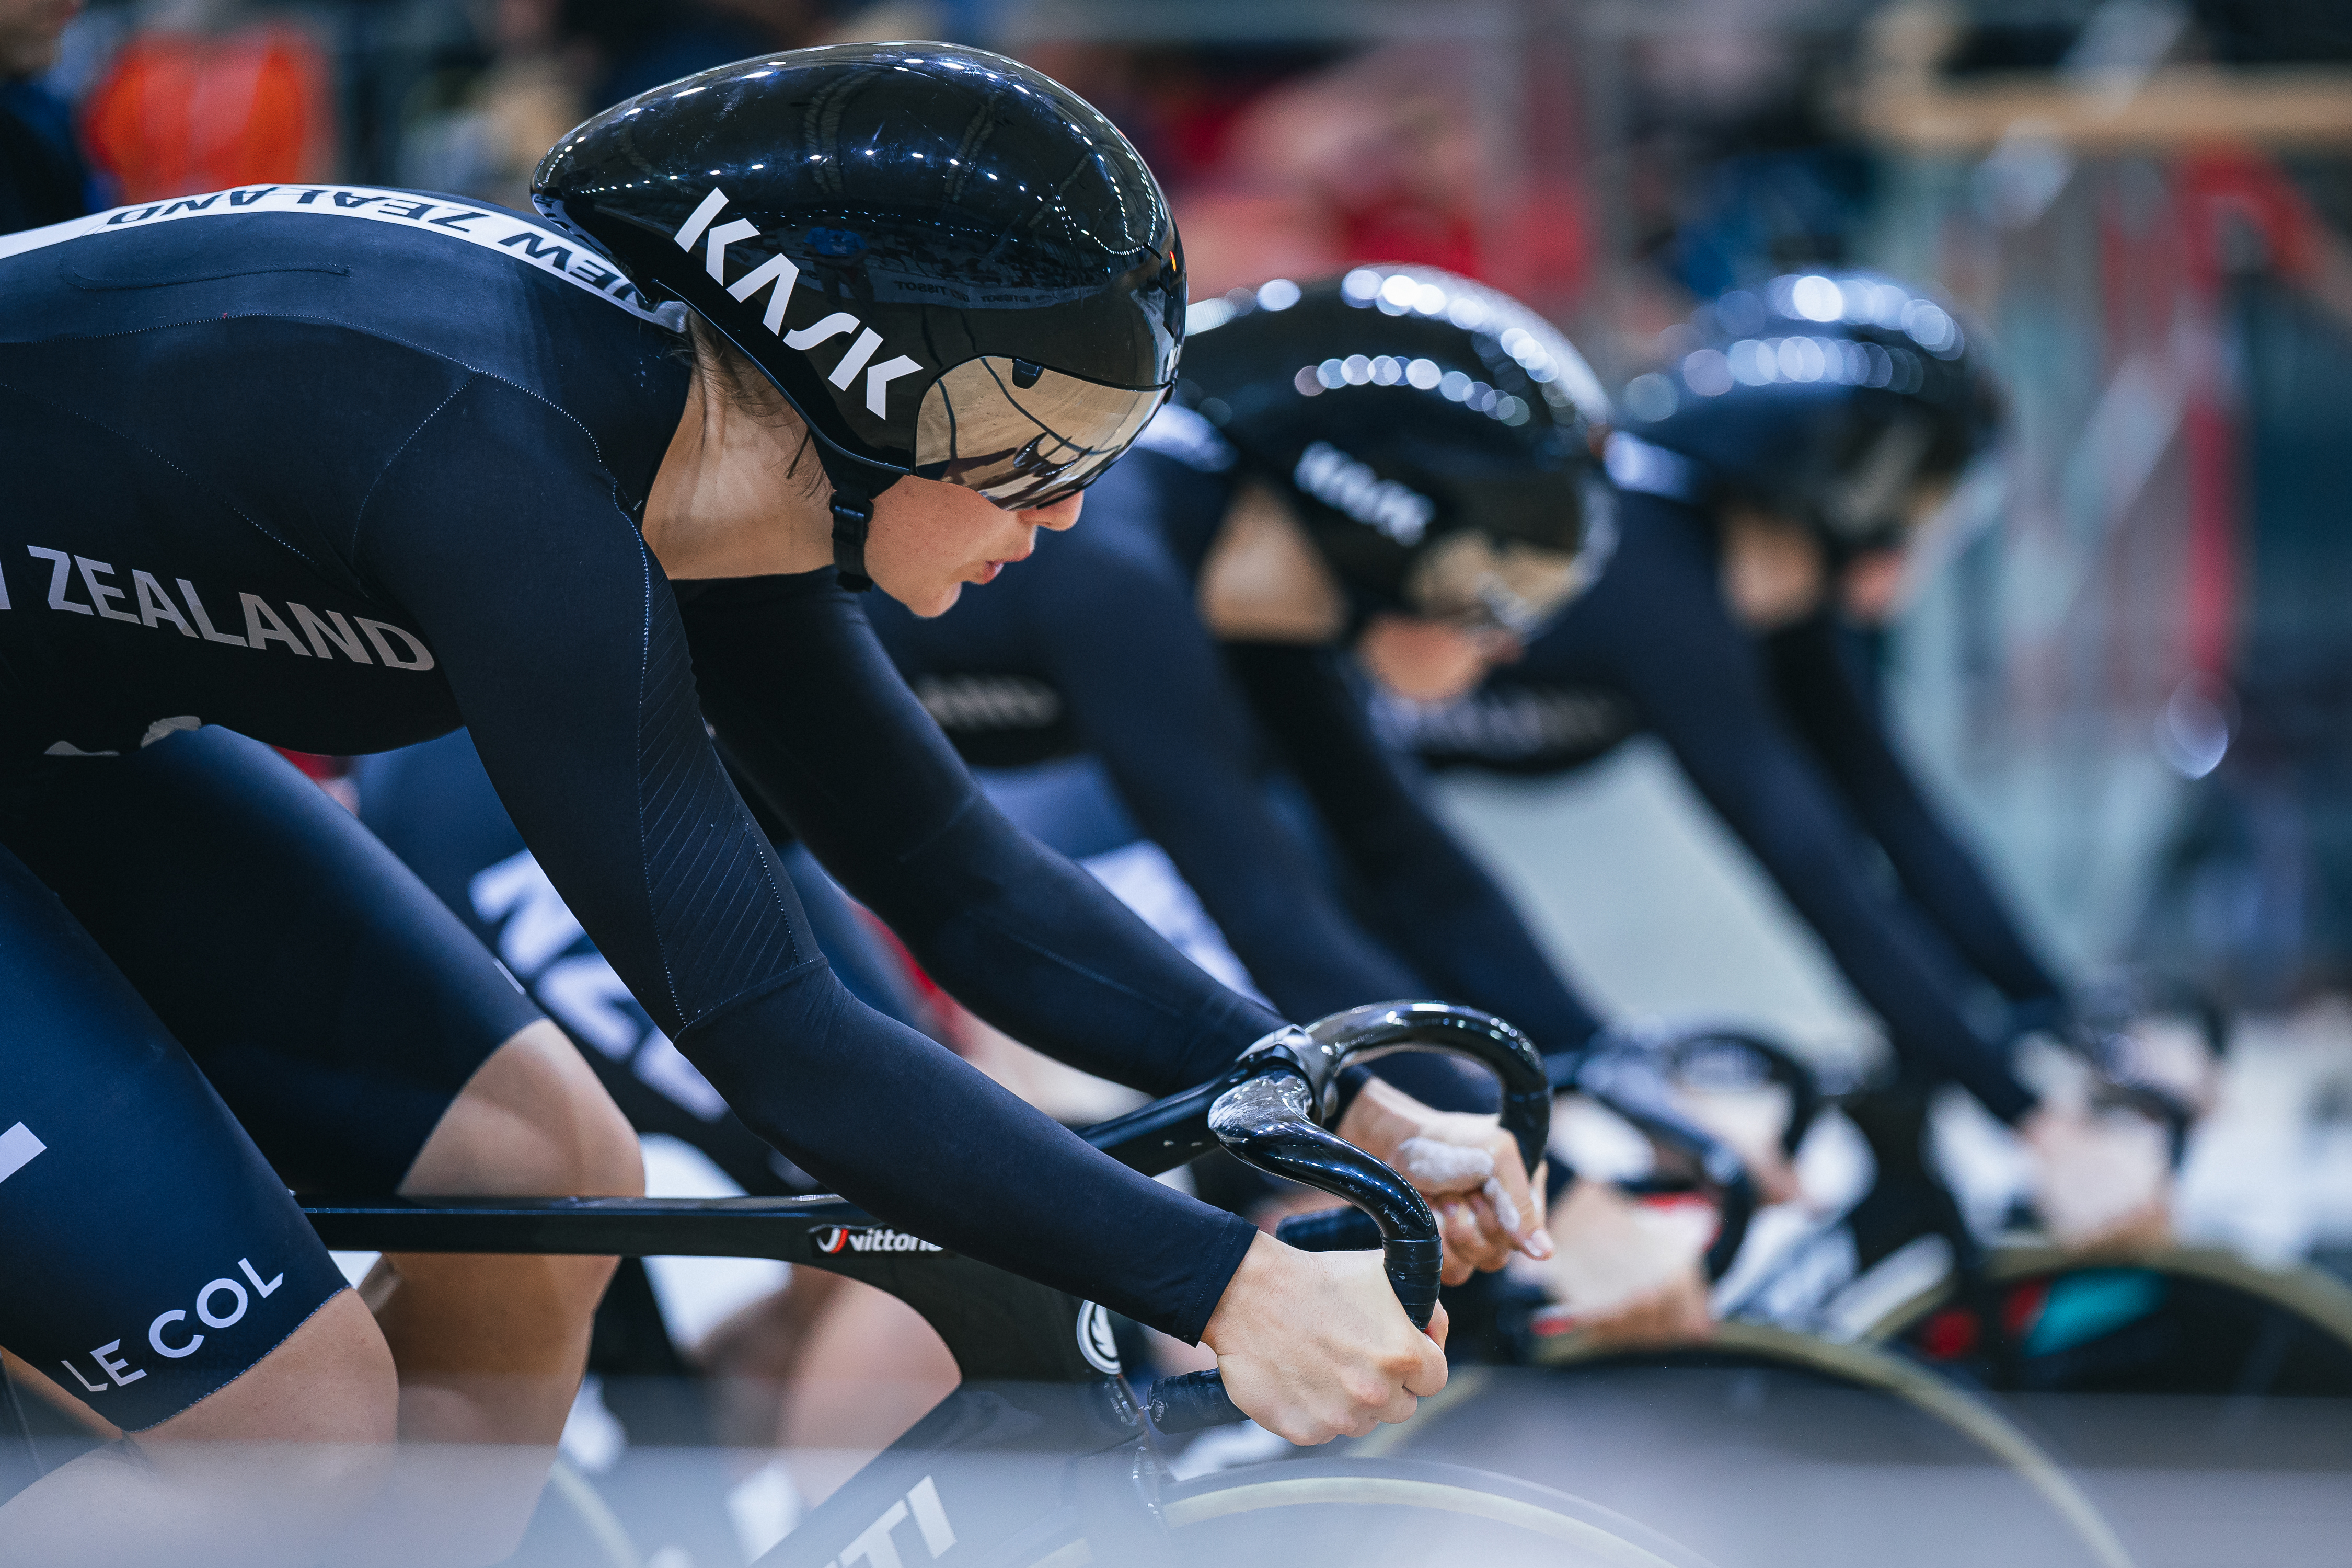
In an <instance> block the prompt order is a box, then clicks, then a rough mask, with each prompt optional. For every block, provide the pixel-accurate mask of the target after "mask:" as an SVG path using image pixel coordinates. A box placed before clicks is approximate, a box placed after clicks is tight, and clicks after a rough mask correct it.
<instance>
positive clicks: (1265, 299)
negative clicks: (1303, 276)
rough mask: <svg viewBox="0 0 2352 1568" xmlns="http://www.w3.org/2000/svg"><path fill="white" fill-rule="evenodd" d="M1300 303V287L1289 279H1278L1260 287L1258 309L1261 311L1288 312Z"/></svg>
mask: <svg viewBox="0 0 2352 1568" xmlns="http://www.w3.org/2000/svg"><path fill="white" fill-rule="evenodd" d="M1297 303H1298V285H1297V284H1296V283H1293V282H1292V281H1291V280H1290V279H1287V278H1276V279H1270V280H1268V281H1266V282H1265V283H1261V284H1260V285H1258V290H1257V307H1258V309H1259V310H1288V309H1290V307H1292V306H1293V305H1296V304H1297Z"/></svg>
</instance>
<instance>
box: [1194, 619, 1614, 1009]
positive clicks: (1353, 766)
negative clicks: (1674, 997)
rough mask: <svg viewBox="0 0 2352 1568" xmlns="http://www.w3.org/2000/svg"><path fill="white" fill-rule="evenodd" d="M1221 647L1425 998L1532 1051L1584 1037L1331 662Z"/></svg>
mask: <svg viewBox="0 0 2352 1568" xmlns="http://www.w3.org/2000/svg"><path fill="white" fill-rule="evenodd" d="M1226 653H1227V657H1228V658H1229V659H1230V660H1231V662H1232V666H1233V668H1234V672H1235V674H1236V676H1237V677H1238V678H1239V679H1240V680H1241V683H1242V685H1243V687H1244V689H1245V690H1246V691H1247V692H1248V694H1249V700H1250V702H1251V705H1252V706H1253V707H1254V708H1255V710H1256V711H1257V714H1258V716H1259V718H1260V720H1261V721H1262V722H1263V723H1264V724H1265V728H1266V730H1267V731H1268V732H1269V733H1270V734H1271V735H1273V736H1274V737H1275V738H1276V741H1277V742H1279V743H1280V745H1281V748H1282V754H1283V758H1284V760H1285V761H1286V762H1287V763H1289V765H1290V767H1291V769H1292V771H1293V772H1294V773H1297V776H1298V778H1299V780H1300V782H1301V783H1302V784H1305V785H1306V786H1307V793H1308V794H1309V795H1311V796H1312V797H1313V800H1314V803H1315V806H1316V809H1317V812H1318V815H1319V816H1321V817H1322V819H1323V821H1324V824H1325V825H1326V826H1328V828H1329V829H1330V831H1331V836H1332V837H1333V839H1334V840H1335V842H1336V843H1337V845H1338V846H1339V851H1340V853H1341V854H1342V855H1343V856H1344V857H1345V858H1346V860H1347V865H1348V869H1349V874H1350V875H1351V876H1352V877H1353V878H1354V879H1355V881H1356V882H1357V884H1358V885H1359V886H1360V888H1361V889H1363V891H1364V894H1365V896H1366V898H1367V899H1368V900H1370V906H1371V908H1372V909H1373V910H1375V911H1376V914H1377V917H1378V919H1379V921H1380V924H1381V931H1383V933H1384V934H1386V935H1388V936H1389V938H1390V940H1391V941H1392V942H1395V943H1396V944H1397V946H1398V948H1399V949H1400V950H1401V951H1402V952H1403V953H1404V955H1405V957H1406V959H1407V960H1408V961H1409V962H1411V963H1412V964H1414V965H1415V966H1416V967H1417V968H1418V969H1419V970H1420V971H1421V973H1423V975H1424V976H1426V977H1427V978H1428V980H1429V981H1430V982H1431V983H1432V984H1433V985H1434V986H1435V987H1436V989H1437V991H1438V992H1439V994H1443V995H1445V996H1449V997H1453V998H1455V999H1457V1000H1459V1001H1463V1002H1467V1003H1469V1004H1471V1005H1474V1006H1478V1007H1484V1008H1486V1010H1487V1011H1488V1012H1490V1013H1495V1014H1497V1015H1499V1016H1503V1017H1505V1018H1507V1019H1509V1020H1510V1021H1511V1022H1512V1023H1514V1024H1516V1025H1517V1026H1519V1027H1520V1028H1521V1029H1523V1030H1525V1031H1527V1033H1528V1035H1529V1036H1531V1037H1533V1038H1534V1039H1535V1042H1536V1044H1537V1045H1538V1047H1540V1048H1541V1049H1543V1050H1544V1051H1546V1052H1556V1051H1565V1050H1572V1049H1574V1048H1575V1047H1579V1046H1581V1045H1582V1044H1583V1043H1584V1042H1585V1041H1586V1040H1588V1039H1590V1038H1591V1037H1592V1035H1593V1034H1594V1032H1595V1031H1597V1030H1598V1029H1599V1028H1600V1022H1599V1020H1598V1019H1596V1018H1595V1017H1594V1016H1593V1015H1592V1013H1591V1011H1590V1010H1589V1009H1588V1008H1586V1006H1585V1005H1584V1004H1583V1003H1582V1002H1581V1001H1580V1000H1579V999H1578V997H1577V996H1576V994H1575V993H1574V992H1572V991H1570V989H1569V987H1568V984H1567V983H1566V982H1565V981H1563V980H1562V979H1561V978H1560V976H1559V971H1558V970H1556V969H1554V968H1553V967H1552V965H1551V963H1550V961H1549V959H1548V958H1546V957H1545V955H1544V953H1543V951H1542V950H1541V949H1540V948H1538V946H1537V945H1536V941H1535V938H1534V936H1533V935H1532V934H1530V933H1529V932H1528V928H1527V925H1526V922H1525V921H1522V920H1520V918H1519V914H1518V911H1517V910H1515V909H1513V908H1512V907H1511V903H1510V900H1508V899H1507V898H1506V897H1505V896H1504V895H1503V891H1502V889H1500V888H1498V887H1496V885H1495V881H1494V879H1492V878H1491V877H1489V876H1488V875H1487V874H1486V871H1485V869H1484V868H1481V867H1480V866H1479V865H1478V863H1477V862H1476V861H1475V860H1473V859H1472V858H1470V855H1469V853H1468V852H1467V851H1466V850H1465V849H1464V848H1463V847H1462V846H1461V844H1460V843H1459V842H1457V841H1456V840H1455V838H1454V835H1453V834H1452V833H1451V832H1450V831H1449V830H1448V829H1447V828H1446V827H1445V826H1444V824H1443V823H1441V822H1439V821H1438V819H1437V817H1436V816H1435V814H1434V813H1433V812H1432V811H1431V809H1430V807H1429V805H1428V804H1427V802H1426V801H1424V800H1423V796H1422V790H1421V785H1420V781H1419V780H1418V779H1416V778H1414V777H1412V775H1411V774H1410V773H1408V772H1407V771H1406V768H1407V764H1406V763H1404V762H1403V761H1402V759H1401V758H1399V757H1398V756H1397V755H1396V753H1395V752H1393V751H1391V749H1390V748H1388V747H1386V746H1384V745H1382V744H1381V742H1380V739H1379V737H1378V736H1377V735H1375V734H1374V733H1373V731H1372V728H1371V723H1370V719H1369V718H1368V717H1367V716H1366V714H1365V711H1364V706H1363V703H1362V701H1361V700H1360V699H1359V697H1358V696H1357V694H1356V692H1355V690H1354V689H1352V688H1351V687H1350V686H1349V683H1348V680H1347V678H1346V676H1345V675H1344V674H1343V673H1342V672H1341V669H1340V667H1339V655H1337V654H1335V653H1332V652H1330V651H1328V650H1327V649H1322V648H1312V647H1297V646H1292V645H1287V644H1276V643H1243V644H1234V645H1231V646H1229V647H1227V649H1226Z"/></svg>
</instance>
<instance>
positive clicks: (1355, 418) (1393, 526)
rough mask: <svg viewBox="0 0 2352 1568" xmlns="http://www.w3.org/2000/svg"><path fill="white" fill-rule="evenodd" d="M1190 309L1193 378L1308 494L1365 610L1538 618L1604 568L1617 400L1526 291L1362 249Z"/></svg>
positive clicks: (1185, 384)
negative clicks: (1367, 261)
mask: <svg viewBox="0 0 2352 1568" xmlns="http://www.w3.org/2000/svg"><path fill="white" fill-rule="evenodd" d="M1191 326H1192V340H1191V346H1190V348H1189V349H1188V350H1187V351H1186V353H1185V358H1184V374H1183V380H1182V382H1181V384H1180V385H1179V388H1178V393H1177V395H1178V396H1179V397H1180V398H1181V399H1182V400H1183V401H1184V402H1185V403H1187V404H1189V405H1191V406H1192V408H1194V409H1195V410H1196V411H1197V412H1198V413H1199V414H1200V415H1201V416H1202V417H1203V418H1205V419H1206V420H1207V421H1208V422H1209V423H1210V424H1211V425H1213V426H1215V427H1216V428H1217V429H1218V431H1219V432H1220V433H1222V434H1223V437H1225V439H1226V440H1227V441H1228V442H1230V443H1231V444H1232V446H1233V447H1234V451H1235V452H1236V453H1237V455H1238V457H1239V458H1240V461H1241V463H1242V465H1243V467H1244V468H1245V469H1247V470H1248V471H1250V472H1252V473H1254V474H1255V475H1256V476H1258V477H1259V478H1261V479H1265V480H1266V481H1267V482H1269V483H1271V484H1273V485H1274V486H1275V487H1276V489H1277V490H1278V491H1279V492H1280V493H1282V494H1283V495H1284V496H1285V497H1286V499H1287V500H1289V501H1290V502H1291V503H1292V505H1293V507H1294V510H1296V511H1297V514H1298V516H1299V518H1300V520H1301V521H1302V522H1303V523H1304V524H1305V527H1306V531H1307V534H1308V536H1309V537H1310V538H1311V539H1312V540H1313V542H1314V543H1315V545H1316V548H1317V550H1318V552H1319V553H1320V554H1321V556H1322V558H1323V559H1324V561H1325V562H1326V563H1328V564H1329V565H1330V567H1331V568H1332V570H1333V572H1334V574H1335V575H1337V576H1338V578H1339V581H1340V583H1341V584H1342V585H1343V586H1344V587H1345V588H1346V589H1347V591H1348V595H1349V599H1350V601H1351V602H1352V604H1353V605H1354V607H1355V609H1356V611H1357V613H1358V614H1359V615H1361V614H1362V613H1365V612H1367V611H1371V610H1399V611H1402V612H1404V613H1406V614H1410V615H1415V616H1433V617H1438V618H1443V619H1456V620H1471V621H1479V622H1486V623H1490V624H1496V625H1500V626H1506V627H1507V628H1509V629H1511V630H1514V631H1518V632H1521V633H1528V632H1532V631H1533V630H1535V629H1536V627H1538V626H1540V625H1541V624H1542V623H1543V622H1544V621H1545V620H1547V619H1549V616H1551V615H1552V614H1553V613H1554V612H1555V611H1557V610H1558V609H1559V607H1560V606H1561V605H1564V604H1566V603H1567V602H1568V600H1569V599H1570V597H1571V596H1572V595H1574V594H1575V593H1576V592H1577V591H1578V590H1579V589H1580V587H1582V586H1583V585H1584V584H1585V583H1586V582H1587V581H1588V580H1589V578H1590V575H1591V568H1592V566H1593V564H1594V562H1595V557H1596V556H1597V555H1599V554H1600V553H1601V552H1604V551H1605V549H1606V540H1607V538H1608V536H1609V532H1610V531H1609V529H1608V527H1607V525H1606V522H1605V521H1604V519H1603V516H1602V514H1601V511H1600V510H1597V508H1598V507H1599V506H1600V505H1601V504H1605V503H1603V502H1602V501H1601V496H1600V494H1599V490H1600V487H1599V486H1598V485H1597V484H1595V483H1594V480H1595V479H1597V465H1596V464H1595V463H1594V462H1593V459H1592V454H1593V443H1594V441H1595V439H1596V437H1597V435H1598V432H1599V429H1600V427H1601V426H1602V425H1604V424H1605V423H1606V421H1607V419H1608V417H1609V413H1608V400H1607V399H1606V397H1605V396H1603V395H1602V393H1601V384H1600V383H1599V382H1598V381H1597V380H1595V379H1594V378H1593V374H1592V372H1591V370H1590V369H1589V368H1588V367H1587V366H1586V365H1585V363H1584V361H1583V359H1582V357H1581V356H1580V355H1579V354H1578V353H1577V352H1576V350H1575V349H1574V348H1572V347H1570V344H1569V342H1568V340H1567V339H1566V338H1564V337H1562V336H1561V335H1560V334H1559V331H1556V330H1555V329H1554V328H1553V327H1552V326H1551V325H1550V324H1549V322H1547V321H1544V319H1543V318H1542V317H1540V316H1538V315H1537V314H1536V313H1535V312H1534V311H1533V310H1529V309H1528V308H1527V307H1526V306H1525V305H1522V304H1520V303H1519V302H1518V301H1517V300H1513V299H1511V298H1509V297H1508V296H1507V295H1504V294H1499V293H1496V291H1495V290H1494V289H1488V288H1486V287H1485V286H1484V285H1483V284H1478V283H1474V282H1471V281H1470V280H1469V279H1465V278H1459V277H1456V276H1454V274H1453V273H1450V272H1443V271H1440V270H1438V269H1437V268H1431V267H1405V266H1379V267H1359V268H1356V269H1355V270H1353V271H1351V272H1349V273H1348V274H1347V275H1346V276H1345V277H1344V278H1338V279H1328V280H1326V281H1323V282H1319V283H1311V284H1308V285H1307V286H1306V287H1304V288H1301V287H1300V286H1298V285H1297V284H1295V283H1291V282H1289V281H1287V280H1282V279H1277V280H1276V281H1275V282H1271V283H1267V284H1265V285H1264V286H1263V287H1261V288H1259V289H1255V290H1254V291H1253V290H1242V289H1237V290H1235V291H1234V293H1232V294H1230V295H1227V296H1225V297H1224V298H1223V299H1221V300H1204V301H1202V303H1200V304H1198V305H1195V306H1193V307H1192V313H1191Z"/></svg>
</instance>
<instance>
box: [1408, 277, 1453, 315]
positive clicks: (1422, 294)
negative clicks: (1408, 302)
mask: <svg viewBox="0 0 2352 1568" xmlns="http://www.w3.org/2000/svg"><path fill="white" fill-rule="evenodd" d="M1412 308H1413V309H1414V310H1418V311H1419V312H1420V313H1421V314H1423V315H1424V316H1442V315H1444V314H1445V290H1444V289H1441V288H1439V287H1438V286H1437V285H1436V284H1434V283H1424V284H1423V285H1422V286H1421V289H1420V291H1419V292H1418V293H1416V294H1415V295H1413V297H1412Z"/></svg>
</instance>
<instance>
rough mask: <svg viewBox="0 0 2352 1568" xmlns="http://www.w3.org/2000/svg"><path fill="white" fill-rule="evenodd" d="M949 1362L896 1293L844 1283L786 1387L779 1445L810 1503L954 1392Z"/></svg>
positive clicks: (942, 1346) (811, 1331) (955, 1378)
mask: <svg viewBox="0 0 2352 1568" xmlns="http://www.w3.org/2000/svg"><path fill="white" fill-rule="evenodd" d="M961 1376H962V1374H961V1373H960V1372H959V1371H958V1370H957V1368H956V1363H955V1357H953V1356H952V1355H950V1354H949V1353H948V1347H947V1344H946V1342H944V1341H942V1340H941V1339H940V1336H939V1333H938V1331H936V1330H934V1329H933V1328H932V1327H931V1326H930V1324H929V1323H927V1322H925V1321H923V1318H922V1315H921V1314H920V1313H919V1312H917V1311H916V1310H915V1309H914V1308H912V1307H909V1306H908V1305H907V1303H905V1302H904V1301H901V1300H898V1298H897V1297H896V1296H891V1295H887V1294H885V1293H884V1292H882V1291H880V1290H877V1289H875V1288H874V1287H872V1286H871V1285H862V1284H859V1283H857V1282H856V1280H850V1279H845V1280H843V1281H842V1282H841V1288H840V1289H837V1290H835V1292H833V1295H832V1299H831V1300H829V1301H828V1302H827V1303H826V1306H825V1310H824V1312H823V1314H822V1315H821V1316H819V1317H818V1318H817V1320H816V1321H814V1322H813V1323H811V1324H810V1325H809V1328H808V1333H807V1338H806V1339H805V1340H804V1341H803V1343H802V1346H801V1351H800V1354H799V1355H798V1356H796V1357H794V1358H793V1372H792V1376H791V1378H790V1381H789V1382H788V1383H787V1384H786V1385H785V1388H784V1421H783V1432H782V1441H783V1445H784V1447H787V1448H791V1449H793V1450H795V1452H794V1453H793V1482H794V1484H795V1485H797V1486H798V1487H799V1489H800V1493H801V1497H802V1498H803V1500H804V1501H806V1502H807V1503H808V1504H809V1505H810V1506H811V1507H814V1506H815V1505H816V1504H818V1503H820V1502H823V1501H824V1500H825V1499H826V1498H829V1497H831V1496H832V1495H833V1494H834V1492H835V1491H836V1490H837V1489H839V1488H840V1487H841V1485H842V1483H843V1482H845V1481H846V1480H847V1479H849V1478H850V1477H851V1476H853V1475H856V1473H857V1471H858V1470H860V1469H861V1468H864V1467H865V1465H866V1461H867V1460H869V1459H871V1458H874V1456H875V1455H876V1454H878V1453H880V1452H881V1451H882V1450H883V1449H884V1448H887V1447H889V1446H890V1445H891V1444H892V1443H894V1442H896V1441H898V1438H899V1436H901V1435H903V1434H904V1433H905V1432H906V1430H907V1428H908V1427H909V1426H913V1425H914V1424H915V1423H916V1422H917V1421H919V1420H921V1419H922V1417H923V1416H924V1415H925V1414H927V1413H928V1412H929V1410H930V1408H931V1407H932V1406H933V1405H937V1404H938V1403H939V1402H940V1400H942V1399H945V1398H946V1397H947V1396H948V1395H949V1394H950V1393H951V1392H953V1391H954V1389H955V1386H956V1384H957V1383H958V1382H959V1381H960V1380H961Z"/></svg>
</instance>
